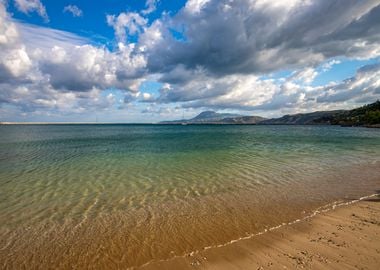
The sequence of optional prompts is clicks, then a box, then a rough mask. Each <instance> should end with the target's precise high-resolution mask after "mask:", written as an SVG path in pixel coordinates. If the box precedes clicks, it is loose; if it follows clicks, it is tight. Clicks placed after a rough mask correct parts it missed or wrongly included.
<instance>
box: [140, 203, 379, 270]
mask: <svg viewBox="0 0 380 270" xmlns="http://www.w3.org/2000/svg"><path fill="white" fill-rule="evenodd" d="M334 208H335V209H329V210H327V211H326V212H322V211H321V212H320V213H317V214H316V215H314V216H312V217H310V218H306V219H305V220H301V221H299V222H296V223H294V224H291V225H284V226H282V227H280V228H277V229H274V230H271V231H268V232H265V233H263V234H261V235H257V236H253V237H251V238H249V239H244V240H240V241H237V242H235V243H231V244H228V245H226V246H223V247H217V248H211V249H208V250H204V251H201V252H199V253H196V254H189V255H187V256H185V257H177V258H174V259H172V260H169V261H162V262H154V263H150V264H148V265H145V266H143V267H141V268H140V269H144V270H148V269H218V270H224V269H226V270H227V269H229V270H230V269H379V268H378V267H379V264H380V197H379V196H374V197H371V198H368V199H364V200H362V201H356V202H353V203H348V204H343V205H339V206H337V207H334Z"/></svg>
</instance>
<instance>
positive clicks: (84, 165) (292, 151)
mask: <svg viewBox="0 0 380 270" xmlns="http://www.w3.org/2000/svg"><path fill="white" fill-rule="evenodd" d="M379 192H380V129H369V128H360V127H355V128H354V127H352V128H351V127H339V126H265V125H186V126H184V125H132V124H131V125H128V124H71V125H70V124H60V125H47V124H45V125H0V268H3V267H4V268H9V269H35V268H39V269H60V268H61V269H79V268H88V266H91V267H92V268H105V269H111V268H123V269H125V268H134V267H138V266H142V265H146V264H149V263H152V262H157V261H165V260H170V259H172V258H174V257H176V256H187V255H188V254H193V253H194V252H197V251H200V250H203V249H208V248H217V247H218V246H222V245H228V244H229V243H231V241H232V242H233V241H238V240H239V239H242V238H247V237H254V236H255V234H257V233H260V232H265V231H267V230H269V229H270V228H273V227H276V226H278V225H281V224H286V223H289V222H292V221H294V220H297V219H302V218H304V217H306V216H308V215H310V214H312V213H315V211H317V210H318V209H326V208H328V207H331V205H333V204H336V203H340V202H347V201H351V200H355V199H358V198H360V197H363V196H367V195H370V194H374V193H379Z"/></svg>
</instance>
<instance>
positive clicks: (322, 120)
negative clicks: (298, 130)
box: [260, 110, 344, 125]
mask: <svg viewBox="0 0 380 270" xmlns="http://www.w3.org/2000/svg"><path fill="white" fill-rule="evenodd" d="M343 112H344V111H343V110H337V111H321V112H312V113H298V114H287V115H284V116H282V117H280V118H272V119H268V120H265V121H262V122H260V124H261V125H318V124H319V125H322V124H330V123H329V121H330V120H331V119H333V118H334V117H335V116H337V115H339V114H341V113H343Z"/></svg>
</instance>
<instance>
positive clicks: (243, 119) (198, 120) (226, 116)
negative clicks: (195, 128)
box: [160, 111, 266, 124]
mask: <svg viewBox="0 0 380 270" xmlns="http://www.w3.org/2000/svg"><path fill="white" fill-rule="evenodd" d="M265 119H266V118H264V117H260V116H243V115H240V114H232V113H217V112H214V111H205V112H201V113H200V114H198V115H197V116H196V117H194V118H191V119H183V120H174V121H163V122H160V124H184V123H186V124H257V123H258V122H260V121H263V120H265Z"/></svg>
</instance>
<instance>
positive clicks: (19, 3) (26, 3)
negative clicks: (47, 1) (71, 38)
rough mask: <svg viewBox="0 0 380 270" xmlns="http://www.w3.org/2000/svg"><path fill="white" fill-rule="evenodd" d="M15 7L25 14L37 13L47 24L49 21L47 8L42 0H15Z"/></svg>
mask: <svg viewBox="0 0 380 270" xmlns="http://www.w3.org/2000/svg"><path fill="white" fill-rule="evenodd" d="M15 5H16V7H17V9H18V10H19V11H21V12H23V13H25V14H28V13H30V12H37V13H38V15H40V16H41V17H42V18H43V19H44V20H45V21H46V22H48V21H49V17H48V15H47V13H46V8H45V6H44V5H43V4H42V3H41V1H40V0H15Z"/></svg>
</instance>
